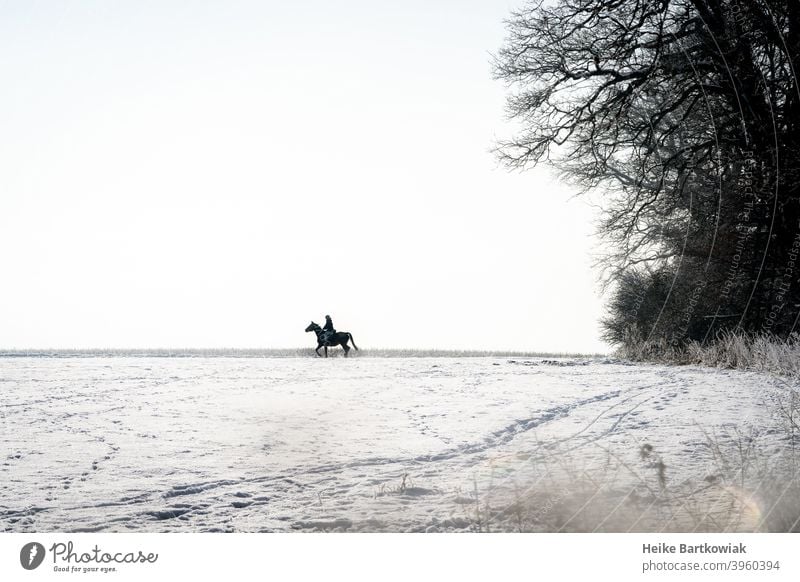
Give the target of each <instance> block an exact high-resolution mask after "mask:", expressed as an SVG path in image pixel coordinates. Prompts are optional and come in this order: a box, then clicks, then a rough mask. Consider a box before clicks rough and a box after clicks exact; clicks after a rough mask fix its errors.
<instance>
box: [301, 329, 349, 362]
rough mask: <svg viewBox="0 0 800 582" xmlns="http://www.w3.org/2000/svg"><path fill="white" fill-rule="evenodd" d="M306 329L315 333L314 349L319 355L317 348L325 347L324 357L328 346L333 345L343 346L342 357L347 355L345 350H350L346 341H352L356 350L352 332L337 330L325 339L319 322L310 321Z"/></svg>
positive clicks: (326, 355)
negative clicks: (315, 346)
mask: <svg viewBox="0 0 800 582" xmlns="http://www.w3.org/2000/svg"><path fill="white" fill-rule="evenodd" d="M306 331H307V332H308V331H313V332H314V333H315V334H317V349H315V350H314V351H315V352H317V355H318V356H320V353H319V349H320V348H322V347H324V348H325V357H326V358H327V357H328V346H331V347H335V346H342V347H343V348H344V357H345V358H346V357H347V352H349V351H350V346H348V345H347V342H348V341H351V342H353V347H354V348H355V349H356V350H357V349H358V346H357V345H356V340H354V339H353V334H351V333H349V332H346V331H337V332H336V333H335V334H333V335H332V336H331V337H329V338H327V339H325V338H324V335H325V332H323V331H322V328H321V327H320V326H319V324H316V323H314V322H313V321H312V322H311V325H309V326H308V327H307V328H306Z"/></svg>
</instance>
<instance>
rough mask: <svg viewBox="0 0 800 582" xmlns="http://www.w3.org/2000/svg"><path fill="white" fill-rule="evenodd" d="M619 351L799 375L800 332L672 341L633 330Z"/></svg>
mask: <svg viewBox="0 0 800 582" xmlns="http://www.w3.org/2000/svg"><path fill="white" fill-rule="evenodd" d="M617 355H618V356H620V357H623V358H626V359H629V360H633V361H639V362H657V363H669V364H695V365H703V366H712V367H719V368H735V369H741V370H759V371H765V372H770V373H773V374H779V375H781V376H788V377H791V378H800V334H798V333H793V334H791V335H790V336H789V337H788V338H787V339H785V340H784V339H781V338H778V337H776V336H774V335H771V334H746V333H741V332H723V333H721V334H719V335H718V336H717V337H716V338H715V339H714V340H713V341H708V342H705V343H701V342H696V341H692V342H689V343H687V344H685V345H673V344H670V343H669V342H667V341H666V340H664V339H659V340H650V341H644V340H643V339H642V338H641V337H639V336H638V334H636V333H632V334H631V335H630V336H629V337H628V338H627V339H626V341H625V343H624V344H623V346H621V347H620V348H619V350H618V352H617Z"/></svg>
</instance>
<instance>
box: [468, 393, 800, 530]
mask: <svg viewBox="0 0 800 582" xmlns="http://www.w3.org/2000/svg"><path fill="white" fill-rule="evenodd" d="M777 412H778V413H779V414H780V418H781V420H782V422H781V423H780V426H781V427H782V430H781V434H778V435H775V434H771V435H767V434H765V433H764V432H763V431H762V430H759V429H758V428H757V427H750V428H749V429H742V430H740V431H733V434H732V435H728V436H727V437H721V436H719V435H717V434H715V433H714V432H711V431H703V430H702V429H701V434H703V435H704V442H702V443H701V444H700V445H699V446H698V447H697V448H696V449H695V450H694V451H693V452H691V453H683V454H690V455H691V456H692V459H691V465H692V466H694V467H698V468H697V469H696V470H695V474H693V475H692V476H691V478H686V479H682V480H680V481H677V480H675V479H674V478H673V477H672V475H674V474H676V473H679V472H678V471H673V470H671V466H670V460H669V459H668V458H667V455H666V454H662V452H661V451H658V450H656V449H655V448H654V447H653V446H652V445H650V444H648V443H643V444H641V445H640V446H639V448H638V450H635V451H631V450H628V451H619V450H613V449H611V448H606V447H602V446H600V445H597V444H593V445H590V446H593V447H598V448H600V449H601V451H602V454H601V455H597V454H596V453H594V454H591V455H589V456H588V457H587V456H583V457H582V458H583V459H586V458H593V459H597V458H602V461H600V462H592V464H591V465H586V462H587V461H585V460H583V461H582V460H581V458H579V457H578V456H576V454H578V453H580V452H581V451H580V450H572V451H569V450H560V449H558V448H552V447H551V448H549V449H546V452H543V450H542V449H540V451H539V452H538V453H534V454H532V455H531V457H530V459H528V460H527V461H526V462H525V463H519V464H518V466H517V469H515V471H514V475H513V476H511V477H506V478H503V479H500V480H499V482H498V480H496V479H494V478H493V477H492V478H489V479H488V480H484V482H483V491H481V492H480V494H479V493H478V491H477V484H476V485H475V489H476V491H475V492H474V493H473V495H472V497H473V498H474V503H472V504H468V505H463V506H462V507H463V508H464V509H465V510H466V512H467V515H466V517H467V518H468V519H469V521H470V523H471V529H472V530H473V531H484V532H485V531H516V532H594V531H598V532H728V533H731V532H800V450H798V448H797V444H798V443H800V430H798V419H800V393H798V391H797V390H795V389H791V388H790V389H789V390H788V392H787V396H786V398H785V399H784V400H783V401H782V402H780V403H779V404H778V410H777ZM671 454H675V453H671ZM680 474H685V471H681V472H680Z"/></svg>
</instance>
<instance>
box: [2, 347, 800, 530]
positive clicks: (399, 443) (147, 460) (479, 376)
mask: <svg viewBox="0 0 800 582" xmlns="http://www.w3.org/2000/svg"><path fill="white" fill-rule="evenodd" d="M786 389H787V388H786V385H785V383H783V382H781V381H779V380H776V379H772V378H770V377H768V376H765V375H760V374H756V373H744V372H736V371H727V370H725V371H724V370H712V369H706V368H691V367H666V366H652V365H626V364H623V363H619V362H614V361H611V360H602V359H596V360H592V359H587V360H576V359H559V360H548V359H543V358H527V359H525V358H511V359H509V358H497V357H484V358H424V357H422V358H376V357H355V358H350V359H343V358H331V359H328V360H324V359H314V358H232V357H211V358H166V357H131V358H125V357H111V358H109V357H95V358H47V357H30V358H28V357H10V358H0V413H1V414H2V416H1V417H0V433H1V434H2V437H3V450H2V457H1V458H0V530H2V531H14V532H23V531H48V532H49V531H59V532H66V531H142V532H161V531H176V532H177V531H314V530H324V531H331V530H341V531H345V530H346V531H459V530H466V531H475V530H476V529H479V530H481V531H487V530H488V531H496V530H507V531H515V530H517V529H519V530H531V529H533V530H536V529H537V527H538V528H539V529H541V528H542V527H545V529H546V528H547V526H546V525H545V526H543V525H542V524H548V523H557V524H558V523H560V524H562V525H561V527H563V528H564V529H567V530H568V529H581V528H582V527H585V526H581V525H580V523H579V522H578V521H577V520H575V519H574V513H573V514H572V515H570V516H560V517H558V519H557V520H556V521H555V522H553V521H552V520H551V519H550V518H553V517H554V516H555V514H556V513H557V512H559V511H561V512H563V511H564V502H565V500H566V499H568V498H569V499H573V500H574V499H576V494H577V491H578V490H579V489H581V490H582V488H585V486H586V483H587V482H591V483H593V484H594V485H595V486H597V487H598V492H599V489H602V488H603V487H607V489H606V491H612V490H620V491H624V492H625V494H624V496H623V497H622V498H620V499H623V500H624V501H625V502H626V503H630V502H632V501H633V500H635V499H639V500H640V501H641V499H642V498H643V496H646V495H647V492H648V491H650V492H651V493H653V492H655V493H653V495H656V493H657V492H658V491H659V490H663V489H664V488H665V487H667V486H670V487H671V486H673V485H675V486H678V485H680V486H684V485H686V484H688V485H687V486H691V487H696V486H697V483H701V484H702V483H708V484H712V483H713V482H714V481H715V480H718V479H719V478H720V477H719V475H717V474H715V473H714V471H715V467H716V466H717V464H718V461H719V459H717V462H716V464H715V460H714V455H715V451H714V447H717V448H718V449H719V450H720V451H721V450H728V449H729V448H730V449H731V450H737V451H739V453H741V447H742V446H743V443H744V444H745V445H747V443H752V442H756V440H757V442H758V443H759V447H760V448H759V451H758V456H759V458H760V459H765V458H768V457H770V455H781V454H783V453H784V452H785V449H786V447H787V445H786V441H785V431H784V430H783V428H782V424H781V418H780V415H778V414H777V413H776V408H775V403H776V402H780V401H781V398H782V395H783V394H785V392H786ZM710 437H711V440H713V442H714V443H715V444H714V445H713V446H709V442H710ZM752 437H756V439H755V440H751V439H752ZM598 475H603V476H604V477H603V478H604V481H603V483H602V484H598V483H597V479H598ZM587 479H588V481H587ZM615 488H616V489H615ZM730 489H731V488H730V487H729V486H728V485H727V484H726V486H725V488H724V490H725V491H729V490H730ZM741 489H743V490H744V489H747V486H746V485H745V483H744V480H743V481H742V483H741ZM743 490H740V491H739V492H738V493H737V495H739V496H740V497H741V496H742V495H746V496H747V500H746V503H745V505H748V504H749V505H748V507H749V508H750V511H751V512H753V513H755V514H756V515H755V518H754V517H753V516H750V517H751V518H753V519H756V518H757V517H758V516H759V515H761V514H763V511H764V508H763V507H758V503H759V502H758V491H743ZM751 494H752V495H751ZM606 499H607V497H606V495H605V494H597V493H595V494H592V495H589V496H588V497H585V500H586V501H585V503H584V505H585V507H583V508H578V509H584V510H586V509H587V508H588V509H591V508H599V509H598V511H601V512H602V515H606V516H608V515H610V514H611V513H613V510H615V509H616V507H611V508H609V507H602V504H603V503H604V502H605V500H606ZM694 499H695V498H692V500H694ZM655 505H658V503H657V500H656V499H655V497H654V498H653V501H652V502H648V503H647V504H645V505H644V506H645V507H646V508H647V509H650V508H651V507H652V506H655ZM681 505H682V506H685V505H686V503H684V502H683V501H681ZM612 521H613V520H611V521H608V523H609V524H610V523H612ZM603 523H605V521H604V522H603ZM644 524H645V522H644V521H642V522H637V523H635V524H634V525H633V526H632V527H633V528H634V529H640V528H642V527H646V526H645V525H644ZM596 525H597V524H596ZM599 525H600V526H601V527H599V529H603V527H602V525H603V524H602V523H601V524H599ZM690 525H691V524H690ZM758 526H759V524H758V520H757V519H756V520H755V521H752V519H751V521H750V522H745V523H744V525H741V524H740V525H739V527H740V528H743V529H749V528H755V529H757V528H758ZM550 527H553V526H550ZM675 527H679V526H675ZM687 527H688V526H687ZM553 529H558V528H553ZM592 529H594V528H592Z"/></svg>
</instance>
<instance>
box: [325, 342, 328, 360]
mask: <svg viewBox="0 0 800 582" xmlns="http://www.w3.org/2000/svg"><path fill="white" fill-rule="evenodd" d="M325 357H326V358H327V357H328V345H327V344H325Z"/></svg>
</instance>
